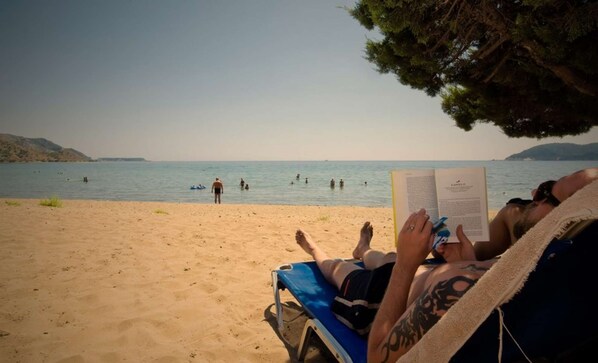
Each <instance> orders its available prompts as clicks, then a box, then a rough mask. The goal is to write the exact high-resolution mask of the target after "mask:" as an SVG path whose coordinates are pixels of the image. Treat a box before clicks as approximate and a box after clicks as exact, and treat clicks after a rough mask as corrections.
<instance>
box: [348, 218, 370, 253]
mask: <svg viewBox="0 0 598 363" xmlns="http://www.w3.org/2000/svg"><path fill="white" fill-rule="evenodd" d="M373 236H374V227H372V225H371V223H370V222H365V223H364V224H363V227H361V231H360V234H359V242H357V246H355V249H354V250H353V258H355V259H358V260H361V259H363V255H364V254H365V253H366V251H368V250H369V249H370V241H371V240H372V237H373Z"/></svg>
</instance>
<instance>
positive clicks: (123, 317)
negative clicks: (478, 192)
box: [0, 198, 394, 362]
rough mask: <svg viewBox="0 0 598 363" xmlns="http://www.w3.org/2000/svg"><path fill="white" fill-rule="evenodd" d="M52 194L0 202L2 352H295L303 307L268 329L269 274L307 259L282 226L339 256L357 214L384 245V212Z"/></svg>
mask: <svg viewBox="0 0 598 363" xmlns="http://www.w3.org/2000/svg"><path fill="white" fill-rule="evenodd" d="M61 201H62V204H63V205H62V207H60V208H54V207H45V206H41V205H39V202H40V200H39V199H15V198H2V199H0V249H1V250H0V275H1V276H2V277H1V278H0V292H1V294H0V302H1V304H2V306H3V308H2V313H1V314H0V356H4V357H6V359H7V360H10V361H56V360H62V359H70V360H72V361H84V360H85V361H87V360H91V361H117V360H118V361H122V360H129V361H149V360H165V361H172V362H179V361H181V362H183V361H184V362H187V361H198V362H200V361H222V362H225V361H231V360H235V361H249V362H262V361H289V360H291V361H295V354H296V348H297V344H298V341H299V337H300V335H301V330H302V328H303V323H302V322H304V317H303V316H301V315H300V312H297V313H296V314H294V315H293V316H289V317H288V319H287V317H286V316H285V320H287V321H288V324H285V329H284V331H283V332H282V334H279V333H278V331H277V329H276V322H275V309H274V307H273V303H274V300H273V294H272V286H271V275H270V272H271V270H272V269H274V268H276V267H277V266H279V265H281V264H284V263H288V262H297V261H308V260H309V258H308V257H309V256H308V255H307V254H305V252H304V251H302V250H301V248H300V247H298V246H297V245H296V243H295V240H294V235H295V231H296V229H297V228H302V229H304V230H306V231H307V232H308V233H310V234H311V235H312V236H313V237H314V239H316V240H317V241H318V242H319V243H320V245H321V247H322V249H323V250H325V251H326V252H328V253H329V254H330V255H331V257H342V258H346V257H350V256H351V253H352V250H353V248H354V246H355V243H356V242H357V240H358V239H359V229H360V228H361V226H362V225H363V223H364V222H365V221H370V222H371V223H372V224H373V226H374V238H373V240H372V247H374V248H378V249H382V250H391V249H393V248H394V244H393V238H394V237H393V236H394V227H393V221H392V208H379V207H359V206H343V207H337V206H326V207H324V206H294V205H293V206H285V205H252V204H220V205H215V204H192V203H168V202H135V201H130V202H124V201H95V200H61ZM7 202H11V203H10V204H11V205H9V203H7ZM13 203H14V205H12V204H13ZM281 298H282V302H283V303H287V302H288V303H289V304H290V305H291V306H292V302H293V301H294V299H293V298H292V296H291V295H290V294H288V292H286V291H285V294H284V295H282V296H281ZM286 310H287V311H288V310H289V309H286ZM291 311H292V309H291ZM285 313H286V311H285ZM291 315H292V314H291ZM302 319H303V320H302ZM308 357H311V358H310V361H319V360H321V361H325V360H326V353H325V352H320V351H319V350H318V349H317V347H315V348H311V349H310V353H308Z"/></svg>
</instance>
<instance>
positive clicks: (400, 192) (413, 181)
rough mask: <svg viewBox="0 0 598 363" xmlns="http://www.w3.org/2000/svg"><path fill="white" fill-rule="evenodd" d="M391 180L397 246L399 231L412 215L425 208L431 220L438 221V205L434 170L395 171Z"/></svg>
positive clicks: (392, 172) (391, 173)
mask: <svg viewBox="0 0 598 363" xmlns="http://www.w3.org/2000/svg"><path fill="white" fill-rule="evenodd" d="M390 179H391V186H392V205H393V214H394V223H395V244H396V242H397V238H398V236H399V231H400V230H401V228H403V224H405V221H406V220H407V218H408V217H409V215H410V214H411V213H413V212H417V211H418V210H420V209H421V208H425V209H426V212H427V213H428V215H429V216H430V219H432V220H436V219H438V204H437V199H436V183H435V181H434V170H433V169H409V170H393V171H391V172H390Z"/></svg>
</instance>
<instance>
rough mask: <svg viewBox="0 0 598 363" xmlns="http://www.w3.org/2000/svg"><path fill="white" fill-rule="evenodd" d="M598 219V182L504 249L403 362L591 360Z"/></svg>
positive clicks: (597, 322) (597, 317) (596, 332)
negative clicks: (498, 257) (496, 260)
mask: <svg viewBox="0 0 598 363" xmlns="http://www.w3.org/2000/svg"><path fill="white" fill-rule="evenodd" d="M597 220H598V181H595V182H593V183H591V184H589V185H587V186H586V187H585V188H583V189H582V190H580V191H578V192H577V193H575V194H574V195H573V196H571V197H570V198H569V199H567V200H565V201H564V202H563V203H562V204H561V205H560V206H559V207H557V208H555V209H554V210H553V211H552V212H551V213H550V214H548V215H547V216H546V217H544V218H543V219H542V220H541V221H540V222H538V224H537V225H536V226H535V227H534V228H532V229H530V230H529V231H528V232H527V233H526V234H525V235H524V236H523V237H522V238H521V239H520V240H519V241H518V242H517V243H516V244H514V245H513V246H512V247H511V248H510V249H509V250H507V251H506V252H505V253H504V254H503V255H502V256H501V258H500V259H499V260H498V262H497V263H496V264H494V266H492V268H491V269H490V270H489V271H488V272H487V273H486V274H484V275H483V276H482V278H480V280H479V281H478V282H477V283H476V284H475V285H474V286H473V287H472V288H471V289H470V290H469V291H467V293H466V294H465V295H464V296H463V297H462V298H461V299H460V300H459V301H458V302H457V303H455V305H454V306H452V307H451V308H450V309H449V310H448V311H447V313H446V314H445V315H444V316H443V317H442V318H441V319H440V320H439V321H438V323H437V324H436V325H434V326H433V327H432V328H431V329H430V330H429V331H428V332H427V333H426V334H425V335H424V336H423V337H422V339H421V340H420V341H419V342H418V343H417V344H416V345H415V346H414V347H413V348H412V349H411V350H410V351H409V352H407V354H405V355H404V356H403V357H401V358H400V359H399V362H449V361H450V362H526V361H528V362H532V361H533V362H539V361H541V362H579V361H587V360H586V358H585V357H586V356H587V355H585V356H584V354H588V352H590V354H591V356H593V355H594V351H595V346H596V344H598V314H597V313H596V309H595V305H596V304H595V299H594V296H595V291H594V288H595V286H596V282H595V281H596V276H597V274H598V270H597V269H596V268H595V267H594V266H595V265H596V264H595V263H594V261H595V259H596V256H597V253H598V221H597ZM582 357H583V358H584V359H581V358H582ZM590 360H592V359H590Z"/></svg>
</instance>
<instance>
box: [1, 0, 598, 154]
mask: <svg viewBox="0 0 598 363" xmlns="http://www.w3.org/2000/svg"><path fill="white" fill-rule="evenodd" d="M353 4H354V1H344V0H302V1H297V0H269V1H266V0H251V1H249V0H205V1H199V0H196V1H191V0H187V1H182V0H181V1H158V0H155V1H132V0H130V1H124V0H119V1H112V0H105V1H101V0H93V1H92V0H83V1H81V0H72V1H64V0H55V1H8V0H0V133H8V134H13V135H18V136H24V137H29V138H38V137H41V138H45V139H48V140H50V141H52V142H54V143H56V144H58V145H61V146H63V147H69V148H74V149H76V150H78V151H81V152H82V153H84V154H86V155H87V156H90V157H92V158H100V157H143V158H146V159H148V160H154V161H201V160H205V161H225V160H237V161H243V160H492V159H497V160H500V159H504V158H506V157H508V156H509V155H511V154H514V153H518V152H520V151H522V150H525V149H527V148H530V147H533V146H536V145H540V144H546V143H553V142H572V143H577V144H587V143H591V142H598V129H597V128H594V129H592V130H591V131H590V132H589V133H587V134H584V135H580V136H576V137H563V138H547V139H542V140H537V139H529V138H519V139H515V138H508V137H507V136H506V135H504V134H503V133H502V132H501V130H500V129H499V128H497V127H495V126H493V125H490V124H478V125H477V126H475V127H474V129H473V130H472V131H469V132H465V131H463V130H461V129H459V128H457V127H456V126H455V123H454V121H453V120H452V119H450V118H449V117H448V116H447V115H446V114H444V113H443V112H442V109H441V107H440V103H441V100H440V98H439V97H435V98H431V97H429V96H427V95H426V94H425V93H424V92H422V91H418V90H414V89H411V88H410V87H408V86H404V85H402V84H400V83H399V82H398V81H397V80H396V78H395V76H393V75H391V74H380V73H378V72H377V70H376V67H375V66H374V65H373V64H372V63H369V62H368V61H367V60H366V59H365V51H364V49H365V43H366V40H367V39H368V38H369V39H379V38H380V36H379V34H377V33H376V32H369V31H368V30H367V29H365V28H363V27H362V26H361V25H360V24H359V23H358V22H357V21H356V20H355V19H353V18H352V17H351V16H350V15H349V14H348V12H347V11H346V9H345V8H346V7H351V6H353Z"/></svg>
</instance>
